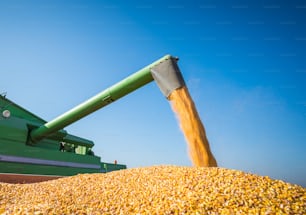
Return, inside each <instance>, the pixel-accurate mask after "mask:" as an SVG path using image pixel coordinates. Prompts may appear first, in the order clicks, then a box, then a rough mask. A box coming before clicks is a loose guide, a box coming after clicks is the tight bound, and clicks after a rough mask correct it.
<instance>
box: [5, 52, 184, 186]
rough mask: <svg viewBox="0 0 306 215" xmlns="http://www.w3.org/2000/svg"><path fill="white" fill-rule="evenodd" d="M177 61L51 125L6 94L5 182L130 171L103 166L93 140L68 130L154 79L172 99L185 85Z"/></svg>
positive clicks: (161, 63) (158, 64)
mask: <svg viewBox="0 0 306 215" xmlns="http://www.w3.org/2000/svg"><path fill="white" fill-rule="evenodd" d="M177 60H178V59H177V58H174V57H172V56H170V55H166V56H164V57H163V58H161V59H159V60H157V61H155V62H154V63H152V64H150V65H148V66H146V67H145V68H143V69H141V70H140V71H138V72H136V73H134V74H132V75H130V76H129V77H127V78H125V79H123V80H122V81H120V82H118V83H116V84H115V85H113V86H111V87H109V88H107V89H106V90H104V91H102V92H100V93H99V94H97V95H95V96H94V97H92V98H90V99H88V100H87V101H85V102H83V103H82V104H80V105H78V106H76V107H74V108H73V109H71V110H69V111H67V112H66V113H64V114H62V115H60V116H58V117H57V118H55V119H53V120H51V121H50V122H46V121H45V120H43V119H41V118H40V117H38V116H36V115H35V114H33V113H31V112H29V111H27V110H25V109H24V108H22V107H21V106H19V105H17V104H15V103H14V102H13V101H10V100H9V99H7V98H6V96H5V95H0V114H1V115H0V181H1V182H9V183H30V182H38V181H44V180H49V179H54V178H59V177H64V176H71V175H76V174H80V173H106V172H110V171H115V170H120V169H126V168H127V167H126V165H124V164H117V163H116V162H114V163H105V162H101V159H100V157H99V156H96V155H95V154H94V152H93V151H92V148H93V146H94V143H93V141H91V140H88V139H84V138H81V137H78V136H74V135H72V134H69V133H67V131H66V130H64V129H63V128H65V127H66V126H68V125H70V124H72V123H73V122H75V121H77V120H79V119H81V118H83V117H85V116H87V115H89V114H91V113H93V112H94V111H96V110H98V109H100V108H102V107H104V106H106V105H108V104H110V103H112V102H114V101H116V100H118V99H120V98H121V97H123V96H125V95H127V94H129V93H131V92H133V91H134V90H136V89H138V88H140V87H142V86H144V85H146V84H147V83H150V82H151V81H153V80H155V81H156V82H157V84H158V86H159V88H160V89H161V91H162V93H163V94H164V95H165V96H166V98H168V96H169V95H170V93H171V92H172V91H173V90H175V89H177V88H180V87H182V86H184V85H185V83H184V80H183V77H182V75H181V73H180V71H179V68H178V66H177Z"/></svg>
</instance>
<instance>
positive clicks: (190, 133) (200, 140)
mask: <svg viewBox="0 0 306 215" xmlns="http://www.w3.org/2000/svg"><path fill="white" fill-rule="evenodd" d="M169 100H170V101H171V105H172V109H173V111H174V112H175V113H176V116H177V118H178V121H179V125H180V128H181V130H182V132H183V134H184V136H185V139H186V141H187V144H188V148H189V157H190V159H191V161H192V164H193V165H194V166H202V167H216V166H217V162H216V159H215V158H214V156H213V154H212V152H211V150H210V146H209V142H208V140H207V137H206V132H205V128H204V126H203V124H202V121H201V119H200V117H199V114H198V112H197V109H196V106H195V104H194V102H193V100H192V98H191V96H190V94H189V91H188V89H187V87H182V88H179V89H176V90H174V91H173V92H172V93H171V94H170V96H169Z"/></svg>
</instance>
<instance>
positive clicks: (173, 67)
mask: <svg viewBox="0 0 306 215" xmlns="http://www.w3.org/2000/svg"><path fill="white" fill-rule="evenodd" d="M177 60H178V58H174V57H172V56H171V55H166V56H164V57H162V58H161V59H159V60H157V61H155V62H154V63H152V64H150V65H148V66H146V67H144V68H143V69H141V70H139V71H138V72H136V73H134V74H132V75H130V76H128V77H127V78H125V79H123V80H122V81H120V82H118V83H116V84H114V85H113V86H111V87H109V88H107V89H106V90H104V91H102V92H100V93H98V94H97V95H95V96H93V97H92V98H90V99H88V100H87V101H85V102H83V103H81V104H80V105H78V106H76V107H74V108H73V109H71V110H69V111H67V112H66V113H64V114H62V115H60V116H58V117H56V118H55V119H53V120H51V121H50V122H47V123H46V124H44V125H42V126H40V127H38V128H36V129H33V130H32V131H30V133H29V138H28V139H29V141H30V143H32V144H33V143H37V142H39V141H40V140H42V139H43V138H45V137H47V136H49V135H51V134H53V133H54V132H56V131H58V130H60V129H62V128H64V127H66V126H68V125H70V124H72V123H74V122H75V121H77V120H79V119H81V118H83V117H85V116H87V115H89V114H91V113H92V112H94V111H96V110H98V109H100V108H102V107H104V106H106V105H108V104H110V103H112V102H114V101H116V100H118V99H120V98H121V97H123V96H125V95H127V94H129V93H131V92H133V91H134V90H136V89H138V88H140V87H142V86H144V85H146V84H148V83H150V82H151V81H153V80H155V81H156V82H157V84H158V86H159V88H160V90H161V91H162V93H163V94H164V95H165V96H166V98H168V96H169V95H170V93H171V92H172V91H173V90H175V89H177V88H180V87H182V86H184V85H185V82H184V79H183V77H182V74H181V72H180V70H179V68H178V66H177Z"/></svg>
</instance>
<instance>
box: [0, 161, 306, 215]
mask: <svg viewBox="0 0 306 215" xmlns="http://www.w3.org/2000/svg"><path fill="white" fill-rule="evenodd" d="M0 214H306V189H305V188H303V187H300V186H298V185H293V184H289V183H285V182H283V181H280V180H273V179H271V178H269V177H267V176H265V177H263V176H257V175H254V174H249V173H244V172H241V171H236V170H230V169H224V168H217V167H209V168H205V167H177V166H153V167H146V168H134V169H127V170H120V171H115V172H110V173H106V174H81V175H77V176H72V177H66V178H61V179H57V180H51V181H46V182H41V183H34V184H6V183H0Z"/></svg>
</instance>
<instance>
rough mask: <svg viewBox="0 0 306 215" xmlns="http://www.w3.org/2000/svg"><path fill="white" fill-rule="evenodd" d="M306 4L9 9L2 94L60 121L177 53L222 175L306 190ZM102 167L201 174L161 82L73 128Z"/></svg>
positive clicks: (33, 4) (2, 29)
mask: <svg viewBox="0 0 306 215" xmlns="http://www.w3.org/2000/svg"><path fill="white" fill-rule="evenodd" d="M305 29H306V2H305V1H271V0H268V1H243V0H240V1H238V0H234V1H207V0H203V1H188V3H187V1H167V2H164V1H142V2H141V3H139V2H138V1H128V3H126V2H125V1H102V0H100V1H85V0H82V1H55V0H54V1H3V0H2V1H1V2H0V75H1V85H0V93H2V92H7V97H8V98H9V99H11V100H13V101H15V102H16V103H17V104H19V105H21V106H23V107H25V108H26V109H28V110H29V111H31V112H33V113H35V114H37V115H38V116H40V117H42V118H44V119H46V120H51V119H53V118H55V117H56V116H58V115H60V114H62V113H63V112H65V111H67V110H69V109H70V108H72V107H73V106H75V105H78V104H79V103H81V102H83V101H84V100H86V99H88V98H90V97H92V96H94V95H95V94H97V93H98V92H100V91H102V90H103V89H105V88H107V87H109V86H111V85H112V84H114V83H116V82H118V81H120V80H122V79H123V78H125V77H126V76H128V75H130V74H132V73H134V72H136V71H137V70H138V69H140V68H142V67H144V66H146V65H148V64H150V63H151V62H153V61H155V60H157V59H159V58H160V57H162V56H164V55H165V54H171V55H174V56H178V57H179V58H180V61H179V66H180V69H181V71H182V73H183V76H184V78H185V80H186V82H187V85H188V88H189V90H190V93H191V95H192V96H193V99H194V101H195V103H196V105H197V108H198V112H199V114H200V116H201V118H202V121H203V123H204V126H205V128H206V131H207V136H208V139H209V141H210V144H211V148H212V151H213V153H214V155H215V157H216V159H217V161H218V164H219V166H221V167H225V168H232V169H239V170H243V171H246V172H252V173H255V174H259V175H268V176H270V177H272V178H275V179H281V180H285V181H288V182H291V183H296V184H300V185H302V186H304V187H306V182H305V181H306V165H305V164H306V158H305V152H306V94H305V92H306V66H305V62H306V30H305ZM66 130H67V131H68V132H69V133H72V134H74V135H78V136H81V137H84V138H88V139H91V140H93V141H94V142H95V147H94V151H95V153H96V154H97V155H99V156H101V157H102V161H107V162H113V161H114V160H115V159H116V160H118V162H119V163H125V164H127V165H128V167H139V166H151V165H159V164H174V165H184V166H191V162H190V160H189V158H188V153H187V145H186V143H185V140H184V137H183V135H182V134H181V132H180V130H179V127H178V124H177V121H176V117H175V115H174V114H173V112H172V110H171V108H170V105H169V102H168V101H167V100H166V99H165V98H164V97H163V95H162V94H161V93H160V91H159V89H158V87H157V85H156V84H155V83H151V84H148V85H147V86H144V87H143V88H141V89H139V90H137V91H135V92H134V93H132V94H130V95H128V96H127V97H125V98H123V99H121V100H119V101H117V102H115V103H113V104H112V105H110V106H107V107H105V108H104V109H101V110H99V111H97V112H95V113H93V114H91V115H90V116H88V117H86V118H84V119H82V120H80V121H78V122H76V123H74V124H73V125H70V126H68V127H67V128H66Z"/></svg>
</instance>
